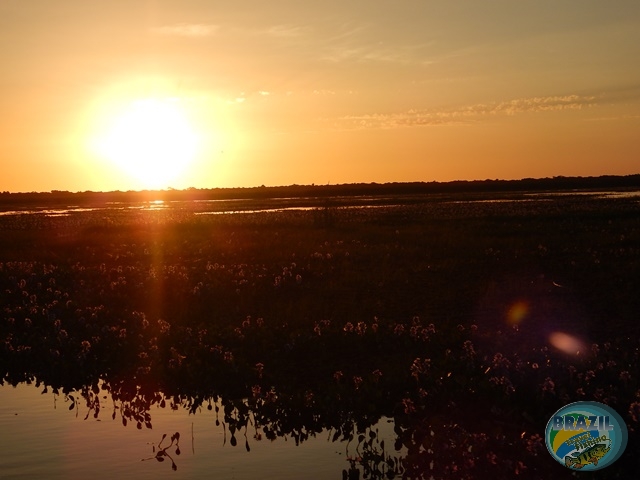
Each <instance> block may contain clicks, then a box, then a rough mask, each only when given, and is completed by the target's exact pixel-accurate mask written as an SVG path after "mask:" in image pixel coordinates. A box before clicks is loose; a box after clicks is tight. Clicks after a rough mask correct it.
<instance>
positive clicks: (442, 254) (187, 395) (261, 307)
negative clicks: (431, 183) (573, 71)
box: [0, 190, 640, 480]
mask: <svg viewBox="0 0 640 480" xmlns="http://www.w3.org/2000/svg"><path fill="white" fill-rule="evenodd" d="M638 292H640V192H638V191H630V190H620V191H611V192H594V191H566V192H547V193H545V192H528V193H523V192H502V193H500V192H493V193H487V192H485V193H478V192H476V193H469V194H464V193H450V194H438V195H386V196H357V197H331V198H323V199H314V198H285V199H258V200H227V201H195V200H193V201H175V202H173V201H166V200H158V201H154V200H153V199H147V200H145V201H140V202H129V203H128V202H126V201H117V202H110V203H103V204H96V205H81V206H78V205H64V204H56V205H35V204H31V205H29V206H21V207H20V208H15V207H14V206H8V207H6V208H4V211H2V212H0V308H2V312H1V314H0V472H1V473H0V476H2V477H3V478H16V479H17V478H33V477H34V476H36V475H39V476H41V477H44V478H88V477H91V478H124V477H129V476H136V477H139V478H154V479H156V478H213V477H217V478H253V479H257V478H279V479H285V478H290V479H295V478H310V479H314V478H318V479H328V480H329V479H341V478H342V479H348V480H355V479H393V478H398V479H399V478H406V479H430V478H433V479H436V480H437V479H485V478H492V479H503V478H504V479H508V478H523V479H547V478H575V476H579V475H585V474H584V473H576V472H574V471H572V470H571V469H569V468H565V467H564V466H562V465H560V464H559V463H557V462H556V461H555V460H554V459H553V458H552V457H551V455H550V454H549V453H548V451H547V448H546V446H545V441H544V431H545V426H546V424H547V422H548V421H549V419H550V417H551V416H552V415H553V414H554V412H555V411H557V410H558V409H559V408H560V407H562V406H564V405H566V404H568V403H571V402H575V401H578V400H594V401H598V402H602V403H605V404H607V405H609V406H611V407H613V408H614V409H615V410H616V411H617V412H618V413H619V414H620V415H621V416H622V418H623V419H624V420H625V422H626V424H627V428H628V431H629V443H628V446H627V449H626V452H625V454H624V455H623V456H622V457H621V458H620V459H619V460H618V461H617V462H616V463H614V464H613V465H611V466H609V467H607V468H605V469H603V470H600V471H597V472H593V473H590V474H587V476H589V477H590V478H594V479H600V478H602V479H604V478H620V479H623V478H624V479H628V478H633V477H635V476H636V475H637V472H638V469H639V468H640V456H639V455H638V453H640V441H639V429H640V383H639V374H640V295H639V294H638Z"/></svg>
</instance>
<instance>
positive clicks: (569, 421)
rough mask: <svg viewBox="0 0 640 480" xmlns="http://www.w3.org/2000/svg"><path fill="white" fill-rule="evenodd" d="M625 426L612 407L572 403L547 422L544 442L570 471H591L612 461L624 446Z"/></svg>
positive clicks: (599, 404) (625, 441) (588, 403)
mask: <svg viewBox="0 0 640 480" xmlns="http://www.w3.org/2000/svg"><path fill="white" fill-rule="evenodd" d="M628 438H629V434H628V432H627V426H626V424H625V423H624V420H622V417H621V416H620V415H618V412H616V411H615V410H614V409H612V408H611V407H609V406H607V405H604V404H602V403H598V402H575V403H571V404H569V405H567V406H565V407H562V408H561V409H560V410H558V411H557V412H556V413H555V414H554V415H553V416H552V417H551V419H550V420H549V423H547V428H546V430H545V442H546V444H547V449H548V450H549V453H550V454H551V456H552V457H553V458H555V459H556V460H557V461H558V462H560V463H561V464H562V465H564V466H565V467H567V468H569V469H571V470H580V471H593V470H600V469H602V468H605V467H608V466H609V465H611V464H612V463H613V462H615V461H616V460H617V459H618V458H620V456H621V455H622V453H623V452H624V449H625V448H626V446H627V440H628Z"/></svg>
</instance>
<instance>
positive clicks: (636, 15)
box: [0, 0, 640, 192]
mask: <svg viewBox="0 0 640 480" xmlns="http://www.w3.org/2000/svg"><path fill="white" fill-rule="evenodd" d="M0 45H1V46H2V48H0V71H1V72H2V74H1V75H0V112H2V115H1V116H0V191H12V192H17V191H50V190H70V191H85V190H94V191H110V190H140V189H147V188H180V189H182V188H188V187H195V188H213V187H242V186H259V185H267V186H270V185H290V184H327V183H331V184H338V183H357V182H367V183H368V182H378V183H384V182H412V181H450V180H475V179H479V180H483V179H518V178H542V177H553V176H597V175H627V174H636V173H640V134H639V133H640V61H638V59H640V2H638V1H637V0H618V1H609V2H605V1H599V0H598V1H595V0H553V1H551V0H518V1H516V0H483V1H475V0H474V1H471V0H468V1H456V0H444V1H441V0H393V1H385V0H352V1H351V0H341V1H334V0H324V1H322V2H311V1H300V0H271V1H269V2H265V1H262V0H219V1H214V0H179V1H168V0H167V1H162V0H145V1H136V0H110V1H109V2H104V1H98V0H56V1H52V0H0Z"/></svg>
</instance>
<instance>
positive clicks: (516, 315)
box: [507, 300, 529, 325]
mask: <svg viewBox="0 0 640 480" xmlns="http://www.w3.org/2000/svg"><path fill="white" fill-rule="evenodd" d="M528 313H529V304H528V303H527V302H525V301H524V300H519V301H517V302H515V303H514V304H513V305H511V307H510V308H509V311H508V312H507V321H508V322H509V324H511V325H519V324H520V323H521V322H522V321H523V320H524V319H525V317H526V316H527V314H528Z"/></svg>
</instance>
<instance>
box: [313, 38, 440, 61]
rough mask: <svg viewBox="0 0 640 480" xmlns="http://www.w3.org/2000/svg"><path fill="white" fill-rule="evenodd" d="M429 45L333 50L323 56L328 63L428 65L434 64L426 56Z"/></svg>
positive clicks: (369, 46)
mask: <svg viewBox="0 0 640 480" xmlns="http://www.w3.org/2000/svg"><path fill="white" fill-rule="evenodd" d="M428 46H429V44H422V45H403V46H394V47H388V46H385V45H384V44H382V43H377V44H372V45H359V46H352V47H335V48H331V49H330V50H329V51H328V52H327V53H325V54H324V55H323V56H322V59H323V60H325V61H328V62H335V63H339V62H380V63H402V64H409V63H411V64H414V65H428V64H431V63H433V61H432V60H430V59H429V58H428V56H427V55H426V54H425V49H426V48H427V47H428Z"/></svg>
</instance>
